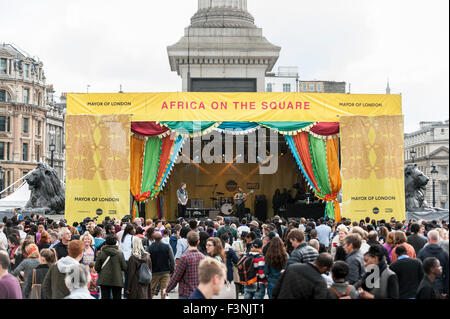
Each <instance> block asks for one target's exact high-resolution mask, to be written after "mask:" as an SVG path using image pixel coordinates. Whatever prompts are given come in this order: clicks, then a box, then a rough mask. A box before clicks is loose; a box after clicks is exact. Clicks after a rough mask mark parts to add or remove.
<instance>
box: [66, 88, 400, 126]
mask: <svg viewBox="0 0 450 319" xmlns="http://www.w3.org/2000/svg"><path fill="white" fill-rule="evenodd" d="M67 114H71V115H82V114H90V115H94V114H98V115H100V114H133V117H132V121H133V122H147V121H156V122H168V121H170V122H180V121H182V122H185V121H202V122H223V121H231V122H259V121H265V122H273V121H277V122H280V121H286V122H339V118H340V117H341V116H350V115H365V116H376V115H401V114H402V104H401V95H394V94H392V95H391V94H388V95H379V94H334V93H333V94H332V93H204V92H201V93H197V92H178V93H111V94H102V93H99V94H96V93H89V94H81V93H69V94H68V95H67Z"/></svg>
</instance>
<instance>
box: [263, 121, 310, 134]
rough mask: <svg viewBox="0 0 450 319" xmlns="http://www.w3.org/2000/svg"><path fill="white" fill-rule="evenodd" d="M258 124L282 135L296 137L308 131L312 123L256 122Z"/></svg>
mask: <svg viewBox="0 0 450 319" xmlns="http://www.w3.org/2000/svg"><path fill="white" fill-rule="evenodd" d="M258 124H259V125H262V126H265V127H267V128H270V129H273V130H275V131H277V132H278V133H280V134H283V135H297V134H299V133H301V132H305V131H309V129H310V128H311V127H312V126H313V125H314V122H258Z"/></svg>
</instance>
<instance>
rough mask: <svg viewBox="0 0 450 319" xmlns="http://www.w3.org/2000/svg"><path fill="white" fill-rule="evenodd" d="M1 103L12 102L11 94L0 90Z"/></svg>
mask: <svg viewBox="0 0 450 319" xmlns="http://www.w3.org/2000/svg"><path fill="white" fill-rule="evenodd" d="M0 102H11V94H9V93H8V92H7V91H5V90H0Z"/></svg>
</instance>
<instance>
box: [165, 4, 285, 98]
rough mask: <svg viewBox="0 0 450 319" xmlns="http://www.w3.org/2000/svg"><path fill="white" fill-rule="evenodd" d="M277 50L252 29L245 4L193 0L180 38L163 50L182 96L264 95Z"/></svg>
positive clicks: (253, 27) (259, 30)
mask: <svg viewBox="0 0 450 319" xmlns="http://www.w3.org/2000/svg"><path fill="white" fill-rule="evenodd" d="M280 50H281V48H280V47H278V46H275V45H273V44H271V43H270V42H269V41H268V40H267V39H266V38H265V37H264V36H263V34H262V29H261V28H258V27H257V26H256V25H255V23H254V18H253V16H252V15H251V14H250V13H249V12H248V11H247V0H199V1H198V11H197V13H196V14H195V15H194V16H193V17H192V18H191V25H190V26H189V27H187V28H186V29H185V34H184V37H182V38H181V40H180V41H178V42H177V43H176V44H174V45H172V46H169V47H168V48H167V51H168V55H169V62H170V67H171V70H172V71H176V72H177V73H178V75H180V76H181V78H182V83H183V87H182V90H183V91H184V92H186V91H197V92H199V91H200V92H201V91H220V92H264V91H265V89H266V88H265V75H266V73H267V72H270V71H271V70H272V68H273V67H274V65H275V63H276V61H277V60H278V57H279V54H280Z"/></svg>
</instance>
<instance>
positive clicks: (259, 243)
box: [252, 238, 263, 248]
mask: <svg viewBox="0 0 450 319" xmlns="http://www.w3.org/2000/svg"><path fill="white" fill-rule="evenodd" d="M252 246H253V248H262V246H263V242H262V240H261V239H259V238H256V239H255V240H254V241H253V244H252Z"/></svg>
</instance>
